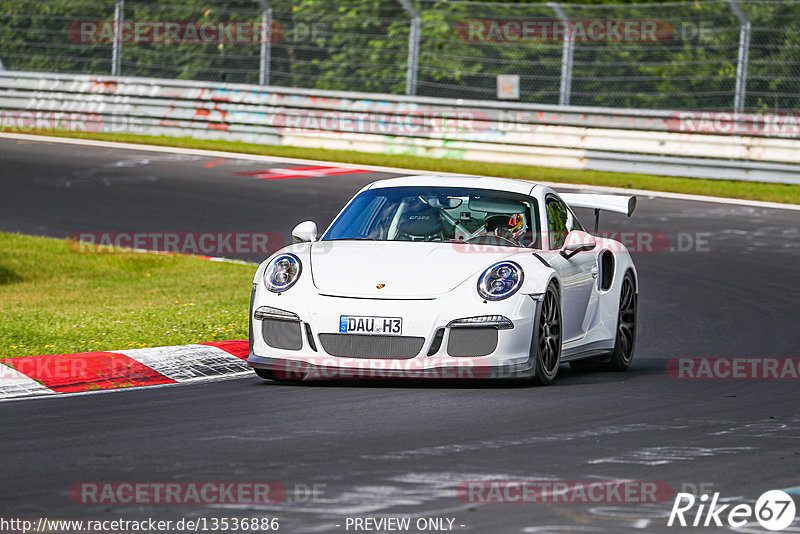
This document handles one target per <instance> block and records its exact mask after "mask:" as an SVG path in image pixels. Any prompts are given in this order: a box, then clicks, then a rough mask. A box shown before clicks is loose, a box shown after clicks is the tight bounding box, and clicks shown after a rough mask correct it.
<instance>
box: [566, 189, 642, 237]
mask: <svg viewBox="0 0 800 534" xmlns="http://www.w3.org/2000/svg"><path fill="white" fill-rule="evenodd" d="M561 198H562V199H563V200H564V202H566V203H567V205H569V206H570V207H574V208H590V209H593V210H594V233H595V234H597V232H598V230H599V227H600V210H604V211H613V212H615V213H622V214H623V215H627V216H628V217H630V216H631V215H633V210H635V209H636V196H635V195H630V196H623V195H592V194H584V193H563V194H561Z"/></svg>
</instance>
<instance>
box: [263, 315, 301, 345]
mask: <svg viewBox="0 0 800 534" xmlns="http://www.w3.org/2000/svg"><path fill="white" fill-rule="evenodd" d="M261 334H262V335H263V336H264V342H265V343H266V344H267V345H269V346H270V347H272V348H273V349H283V350H300V349H301V348H303V333H302V331H301V329H300V323H299V322H295V321H282V320H280V319H264V320H263V321H261Z"/></svg>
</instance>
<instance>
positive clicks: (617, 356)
mask: <svg viewBox="0 0 800 534" xmlns="http://www.w3.org/2000/svg"><path fill="white" fill-rule="evenodd" d="M637 305H638V302H637V295H636V288H635V285H634V283H633V275H632V274H631V272H630V271H628V272H627V273H625V277H624V278H623V279H622V287H621V288H620V296H619V315H618V316H617V341H616V342H615V343H614V352H612V353H611V359H610V360H609V362H608V368H609V369H611V370H612V371H626V370H627V369H628V367H630V366H631V362H632V361H633V351H634V349H635V348H636V308H637Z"/></svg>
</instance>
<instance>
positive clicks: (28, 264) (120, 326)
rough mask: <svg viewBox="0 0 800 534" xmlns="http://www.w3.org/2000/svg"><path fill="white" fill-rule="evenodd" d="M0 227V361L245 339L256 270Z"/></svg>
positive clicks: (247, 266)
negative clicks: (102, 249)
mask: <svg viewBox="0 0 800 534" xmlns="http://www.w3.org/2000/svg"><path fill="white" fill-rule="evenodd" d="M67 243H68V242H67V241H66V240H61V239H51V238H45V237H30V236H23V235H19V234H7V233H0V309H2V310H3V321H2V323H0V358H9V357H17V356H29V355H36V354H63V353H70V352H88V351H99V350H109V351H112V350H115V349H130V348H140V347H156V346H162V345H181V344H186V343H198V342H204V341H215V340H226V339H246V338H247V309H248V304H249V300H250V285H251V283H252V280H253V274H254V272H255V267H254V266H252V265H240V264H231V263H218V262H210V261H207V260H203V259H200V258H193V257H187V256H162V255H155V254H137V253H127V254H108V253H107V254H87V253H78V252H74V251H72V250H70V248H69V247H68V246H67Z"/></svg>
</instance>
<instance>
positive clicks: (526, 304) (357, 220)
mask: <svg viewBox="0 0 800 534" xmlns="http://www.w3.org/2000/svg"><path fill="white" fill-rule="evenodd" d="M635 206H636V197H632V196H630V197H628V196H610V195H590V194H563V195H559V194H557V193H556V192H555V191H553V190H552V189H550V188H548V187H545V186H542V185H538V184H533V183H531V182H527V181H520V180H509V179H502V178H478V177H442V176H408V177H402V178H393V179H388V180H381V181H378V182H374V183H372V184H370V185H368V186H366V187H364V188H363V189H362V190H361V191H359V192H358V194H356V196H355V197H353V199H352V200H350V202H349V203H348V204H347V205H346V206H345V207H344V209H343V210H342V211H341V212H340V213H339V215H338V216H337V217H336V219H335V220H334V221H333V223H332V224H331V225H330V227H329V228H328V229H327V230H326V231H325V233H324V234H323V235H322V237H319V238H318V237H317V226H316V224H315V223H313V222H311V221H306V222H303V223H300V224H299V225H297V227H295V229H294V230H293V231H292V236H293V237H294V239H295V240H296V241H298V243H294V244H292V245H290V246H287V247H285V248H283V249H282V250H280V251H278V252H277V253H276V254H274V255H273V256H271V257H270V258H268V259H267V260H266V261H264V262H263V263H262V264H261V265H260V266H259V267H258V270H257V271H256V275H255V279H254V281H253V288H252V294H251V300H250V356H249V358H248V360H247V361H248V364H249V366H250V367H253V368H254V369H255V372H256V373H257V374H258V376H260V377H262V378H265V379H271V380H282V381H294V380H302V379H303V378H306V377H318V378H362V377H411V378H426V377H431V378H432V377H441V378H496V377H530V378H533V379H535V380H536V381H538V382H539V383H543V384H548V383H550V382H552V381H553V379H554V378H555V376H556V373H557V372H558V368H559V365H560V364H561V363H564V362H570V364H571V365H577V364H578V363H584V361H585V360H588V359H593V360H595V361H598V362H600V363H601V364H603V365H604V366H606V367H609V368H611V369H616V370H625V369H627V368H628V366H629V365H630V363H631V360H632V358H633V351H634V345H635V341H636V307H637V293H638V289H637V275H636V268H635V267H634V265H633V262H632V261H631V257H630V255H629V254H628V251H627V250H626V249H625V247H624V246H623V245H622V244H621V243H619V242H617V241H613V240H610V239H602V238H600V237H595V236H593V235H591V234H589V233H587V232H586V231H585V230H584V228H583V226H582V225H581V223H580V222H578V219H577V218H576V217H575V215H574V214H573V212H572V209H571V208H572V207H586V208H593V209H594V210H595V212H594V214H595V226H596V225H597V218H598V214H599V211H598V210H610V211H615V212H620V213H624V214H626V215H628V216H630V215H631V213H632V212H633V210H634V208H635ZM595 233H597V228H595Z"/></svg>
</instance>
